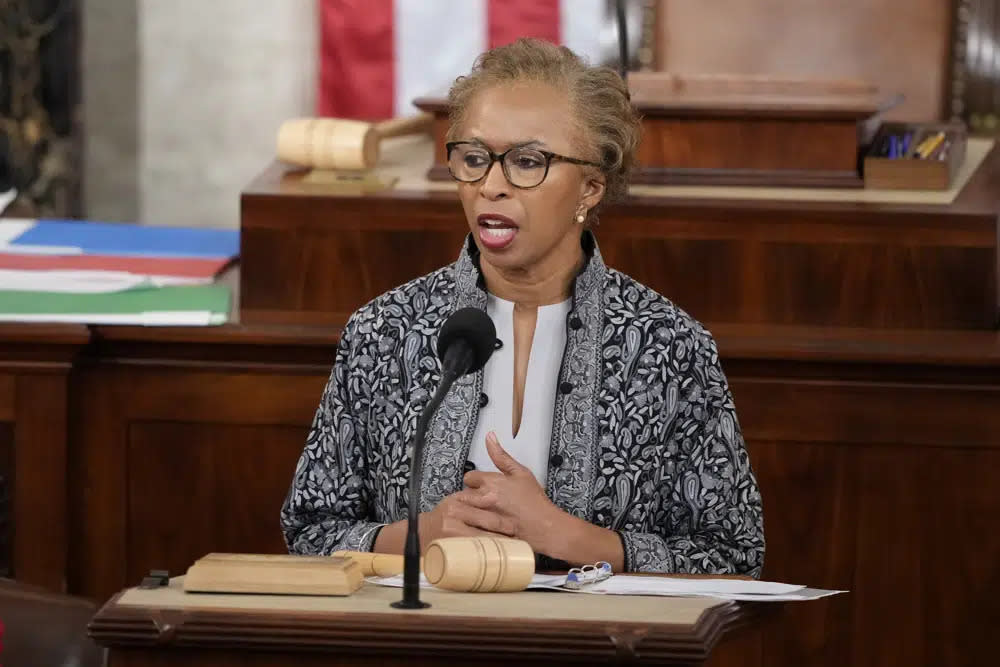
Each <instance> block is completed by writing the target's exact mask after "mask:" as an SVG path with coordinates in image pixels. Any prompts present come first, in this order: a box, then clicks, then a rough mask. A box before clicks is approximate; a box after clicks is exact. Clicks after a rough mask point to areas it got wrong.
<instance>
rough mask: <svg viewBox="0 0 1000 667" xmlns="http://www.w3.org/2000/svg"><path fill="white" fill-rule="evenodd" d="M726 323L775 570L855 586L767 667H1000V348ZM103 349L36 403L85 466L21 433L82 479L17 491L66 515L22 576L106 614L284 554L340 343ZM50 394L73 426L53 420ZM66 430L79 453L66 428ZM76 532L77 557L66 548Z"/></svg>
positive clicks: (26, 340)
mask: <svg viewBox="0 0 1000 667" xmlns="http://www.w3.org/2000/svg"><path fill="white" fill-rule="evenodd" d="M710 327H711V328H712V330H713V331H714V333H715V335H716V338H717V340H718V343H719V348H720V350H721V354H722V364H723V367H724V368H725V369H726V371H727V374H728V376H729V379H730V382H731V385H732V387H733V393H734V396H735V400H736V405H737V410H738V413H739V415H740V420H741V424H742V426H743V430H744V434H745V436H746V438H747V443H748V448H749V451H750V455H751V458H752V462H753V465H754V469H755V471H756V473H757V476H758V479H759V481H760V486H761V492H762V495H763V498H764V506H765V509H764V512H765V533H766V538H767V553H766V556H765V567H764V576H765V577H766V578H768V579H771V580H778V581H790V582H797V583H809V584H811V585H815V586H820V587H824V588H835V589H844V590H849V591H851V592H850V594H848V595H842V596H837V597H836V598H833V599H830V600H829V601H822V604H809V605H793V606H791V607H788V608H786V610H785V611H784V612H783V615H784V616H785V621H784V622H783V623H782V624H781V626H780V628H781V629H780V630H776V631H775V632H774V633H773V634H768V635H767V636H765V637H764V639H763V651H764V655H765V657H766V659H767V664H769V665H782V666H786V665H787V666H789V667H791V666H797V665H806V664H808V665H822V666H828V667H842V666H843V665H848V664H849V665H852V666H853V665H859V666H863V665H895V664H909V665H927V666H928V667H930V666H931V665H933V666H934V667H941V666H953V667H964V665H968V664H976V660H981V661H985V660H986V657H987V656H988V655H990V654H991V652H992V643H991V641H990V634H989V631H988V626H987V623H988V619H992V618H996V617H998V616H1000V579H998V578H997V576H996V569H995V564H996V563H997V562H1000V530H998V522H1000V519H998V517H1000V495H998V494H997V493H996V491H995V489H996V484H997V481H998V480H1000V411H998V410H997V409H996V406H997V405H1000V335H998V334H996V333H993V332H967V331H947V332H942V331H939V332H928V331H920V332H913V331H877V330H871V329H840V330H837V331H833V332H831V331H829V330H827V329H818V328H814V327H773V326H753V327H751V326H744V325H731V324H730V325H718V326H712V325H711V324H710ZM15 332H16V328H12V329H10V330H8V338H7V339H6V340H5V342H4V343H3V345H2V346H0V349H8V350H16V349H17V348H18V347H19V346H20V347H22V348H26V349H27V348H31V347H33V346H42V347H41V348H39V349H38V350H36V354H41V352H43V351H45V350H48V353H49V354H50V355H51V359H52V360H53V362H54V361H55V360H57V359H58V358H59V355H60V354H65V353H66V352H67V350H66V349H65V348H63V347H62V346H59V345H56V346H51V345H49V344H46V343H43V342H38V341H37V340H36V337H35V333H34V332H35V330H34V329H33V328H31V327H25V328H24V329H23V338H22V339H20V340H18V339H17V337H16V336H15ZM90 337H91V340H90V342H89V343H88V344H87V345H85V346H77V347H75V348H73V349H75V350H76V353H75V356H72V357H71V358H70V359H68V360H64V361H63V362H60V363H62V364H63V365H64V366H67V367H68V366H69V365H70V364H72V370H71V371H70V372H69V373H68V374H56V375H54V376H45V377H46V378H48V379H47V380H45V381H46V382H49V383H51V384H48V385H46V388H45V390H38V391H37V393H35V394H33V396H34V399H33V400H35V401H37V403H35V402H27V403H22V404H21V405H22V406H24V408H23V409H25V410H28V409H29V407H30V410H29V411H28V412H26V413H24V414H35V415H38V416H36V417H35V420H36V422H35V423H37V424H46V425H47V426H46V428H47V429H50V430H47V431H45V433H47V434H48V435H47V436H46V437H47V438H48V440H47V442H48V443H49V444H47V445H45V447H46V448H47V450H45V451H49V452H52V451H55V452H59V451H65V458H64V460H65V461H66V465H67V467H66V468H61V467H60V466H59V465H58V464H56V465H54V466H53V468H52V469H50V468H49V467H48V462H49V461H50V460H52V461H57V462H58V461H59V460H60V459H59V458H58V457H56V458H52V459H49V458H46V457H45V456H43V455H41V454H40V453H34V452H33V451H32V449H31V448H33V447H35V446H36V445H35V443H36V442H41V441H40V440H36V439H16V440H15V442H16V445H17V449H16V452H15V456H14V461H15V464H14V465H15V468H17V470H16V471H15V477H17V478H20V479H28V478H35V479H37V478H38V476H39V475H42V476H44V475H51V476H52V477H54V478H56V479H58V477H59V476H60V475H63V474H65V475H66V478H67V480H68V490H67V495H66V497H65V498H64V499H61V498H60V494H59V487H55V488H53V487H52V486H51V485H44V484H31V485H25V486H23V487H20V488H22V489H23V491H22V492H21V494H22V495H21V496H20V502H19V511H20V512H23V513H24V515H23V516H26V517H27V519H26V520H31V516H32V512H33V510H34V508H39V507H48V508H50V509H49V510H48V511H49V512H50V513H49V514H48V515H46V516H48V517H50V520H49V521H47V522H46V523H44V524H40V525H34V526H32V527H31V528H30V529H27V530H19V531H16V532H14V533H12V534H11V537H12V538H13V543H14V546H15V550H16V552H17V553H20V554H24V556H23V558H24V560H23V561H21V562H23V563H26V564H27V565H26V566H25V569H24V573H25V574H30V575H31V576H33V577H35V580H36V581H41V582H42V583H44V582H55V583H56V584H58V583H59V582H61V581H64V580H65V581H67V582H68V590H69V591H70V592H73V593H78V594H82V595H85V596H88V597H90V598H92V599H94V600H95V601H97V602H101V603H103V602H104V601H106V600H107V599H108V598H109V597H110V596H111V595H113V594H115V593H116V592H117V591H120V590H121V589H122V588H124V587H127V586H129V585H135V584H137V583H138V582H139V581H140V580H141V578H142V577H143V576H144V575H145V574H147V573H148V571H149V570H150V569H159V568H163V569H167V570H169V571H170V572H171V573H173V574H178V573H181V572H183V571H184V569H185V568H186V567H187V566H188V565H189V564H190V563H191V562H193V561H194V560H195V559H196V558H198V557H200V556H202V555H204V554H205V553H207V552H209V551H244V552H263V553H268V552H270V553H279V552H281V551H282V550H283V548H284V545H283V542H282V538H281V534H280V531H279V524H278V508H279V507H280V504H281V502H282V500H283V499H284V496H285V493H286V491H287V489H288V485H289V483H290V480H291V476H292V471H293V469H294V466H295V462H296V460H297V458H298V456H299V454H300V452H301V449H302V446H303V443H304V441H305V436H306V431H307V429H308V425H309V423H310V421H311V419H312V416H313V413H314V411H315V409H316V406H317V405H318V402H319V397H320V393H321V391H322V388H323V385H324V383H325V382H326V379H327V376H328V374H329V371H330V364H332V361H333V354H334V345H335V343H336V338H337V337H336V332H335V331H334V330H332V329H324V328H310V327H301V326H299V327H292V326H286V327H280V326H265V325H239V324H233V325H226V326H223V327H217V328H144V327H95V328H93V329H92V330H91V331H90ZM49 363H52V362H49ZM60 397H62V398H60ZM7 400H10V398H9V397H8V399H7ZM53 400H55V401H61V400H64V401H65V403H64V404H62V405H63V407H64V410H63V411H62V412H59V411H58V410H57V411H55V412H49V411H48V408H47V407H44V406H46V405H48V404H49V403H47V402H51V401H53ZM32 406H42V407H38V408H36V407H32ZM16 408H17V404H16V403H8V404H6V406H4V407H2V409H3V410H6V411H7V412H8V413H11V414H16ZM35 410H40V412H35ZM60 415H63V417H61V416H60ZM63 418H64V419H66V421H65V422H64V423H65V434H64V437H65V438H66V439H60V438H59V437H56V436H57V435H58V434H59V433H61V431H59V430H58V428H56V429H53V426H56V427H57V426H58V424H59V423H60V419H63ZM10 423H12V424H13V427H12V428H13V429H14V430H15V431H16V430H17V429H18V428H19V427H18V425H17V424H18V423H19V422H17V421H14V422H10ZM34 428H36V429H37V428H40V427H39V426H36V427H34ZM36 432H38V431H36ZM22 448H23V449H22ZM60 448H64V449H62V450H60ZM63 470H65V472H61V471H63ZM32 471H34V472H32ZM60 500H65V504H60ZM18 516H22V515H20V514H19V515H18ZM60 534H65V535H66V536H67V538H68V555H64V554H67V552H65V551H60V550H59V549H52V548H51V545H52V542H51V541H50V540H51V539H52V536H53V535H56V536H58V535H60ZM35 555H38V556H40V557H38V558H36V559H35V560H34V561H31V558H32V557H33V556H35ZM14 574H15V576H20V575H21V570H18V569H17V568H15V573H14Z"/></svg>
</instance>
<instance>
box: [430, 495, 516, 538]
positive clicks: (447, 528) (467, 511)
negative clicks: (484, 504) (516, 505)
mask: <svg viewBox="0 0 1000 667" xmlns="http://www.w3.org/2000/svg"><path fill="white" fill-rule="evenodd" d="M474 500H475V498H474V493H473V492H472V491H470V490H468V489H464V490H462V491H458V492H457V493H453V494H451V495H450V496H448V497H446V498H445V499H444V500H442V501H441V502H439V503H438V504H437V507H435V508H434V509H433V510H431V511H430V512H425V513H423V514H421V515H420V541H421V542H422V543H423V544H425V545H426V544H430V543H431V542H433V541H434V540H436V539H438V538H439V537H468V536H474V535H494V536H496V535H502V536H505V537H509V536H511V535H513V534H514V532H513V531H514V523H513V521H511V520H510V519H509V518H507V517H504V516H502V515H500V514H499V513H497V512H494V511H490V510H489V509H485V508H481V507H478V506H476V505H475V504H473V501H474Z"/></svg>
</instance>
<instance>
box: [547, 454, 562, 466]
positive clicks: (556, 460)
mask: <svg viewBox="0 0 1000 667" xmlns="http://www.w3.org/2000/svg"><path fill="white" fill-rule="evenodd" d="M549 463H550V464H551V465H552V466H553V467H555V468H558V467H559V466H561V465H562V464H563V457H562V454H553V455H552V456H550V457H549Z"/></svg>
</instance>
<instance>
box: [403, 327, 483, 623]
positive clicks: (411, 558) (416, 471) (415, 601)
mask: <svg viewBox="0 0 1000 667" xmlns="http://www.w3.org/2000/svg"><path fill="white" fill-rule="evenodd" d="M473 359H474V356H473V352H472V348H471V347H469V346H468V345H461V344H457V345H454V346H453V347H452V348H450V349H449V350H448V353H447V354H446V355H445V358H444V361H443V363H442V368H441V384H439V385H438V388H437V391H436V392H434V396H433V397H431V400H430V401H429V402H428V403H427V406H426V407H425V408H424V411H423V413H421V415H420V419H419V420H418V421H417V432H416V435H415V436H414V438H413V455H412V458H411V463H410V499H409V504H408V506H407V521H406V544H405V546H404V547H403V599H402V600H397V601H396V602H393V603H392V605H391V606H393V607H395V608H396V609H425V608H427V607H430V604H429V603H427V602H423V601H421V599H420V526H419V523H420V478H421V476H422V475H421V472H422V470H423V467H424V436H425V435H426V433H427V427H428V426H430V423H431V417H433V416H434V413H435V412H436V411H437V409H438V407H439V406H440V405H441V402H442V401H443V400H444V397H445V395H446V394H447V393H448V390H449V389H451V385H453V384H454V383H455V380H457V379H458V378H460V377H462V376H463V375H464V374H465V373H464V371H463V369H466V368H469V367H470V366H471V365H472V362H473Z"/></svg>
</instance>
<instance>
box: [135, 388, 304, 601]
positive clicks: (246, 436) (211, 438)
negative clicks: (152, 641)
mask: <svg viewBox="0 0 1000 667" xmlns="http://www.w3.org/2000/svg"><path fill="white" fill-rule="evenodd" d="M261 384H263V383H261ZM305 437H306V427H305V426H301V425H300V426H297V427H292V426H251V425H243V426H231V425H222V424H212V423H177V422H159V421H138V420H136V421H133V422H132V423H131V424H130V426H129V429H128V444H127V447H126V461H127V463H126V470H127V473H126V474H127V477H128V481H127V485H128V490H127V495H126V506H125V512H126V519H125V527H126V531H127V534H128V543H127V545H126V559H127V566H126V568H125V571H126V577H127V580H128V581H130V582H138V581H141V579H142V577H143V576H145V575H146V574H148V572H149V570H151V569H165V570H168V571H169V572H170V573H171V574H182V573H183V572H185V571H186V570H187V568H188V566H190V565H191V564H192V563H193V562H194V561H195V560H197V559H198V558H201V557H202V556H204V555H205V554H207V553H209V552H211V551H221V552H235V553H286V551H287V549H286V547H285V543H284V540H283V539H282V536H281V531H280V525H279V521H278V510H279V509H280V507H281V504H282V502H283V501H284V499H285V494H286V493H287V491H288V487H289V484H290V483H291V479H292V473H293V472H294V470H295V463H296V461H298V458H299V455H300V454H301V453H302V446H303V444H304V443H305ZM179 482H180V483H179Z"/></svg>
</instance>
